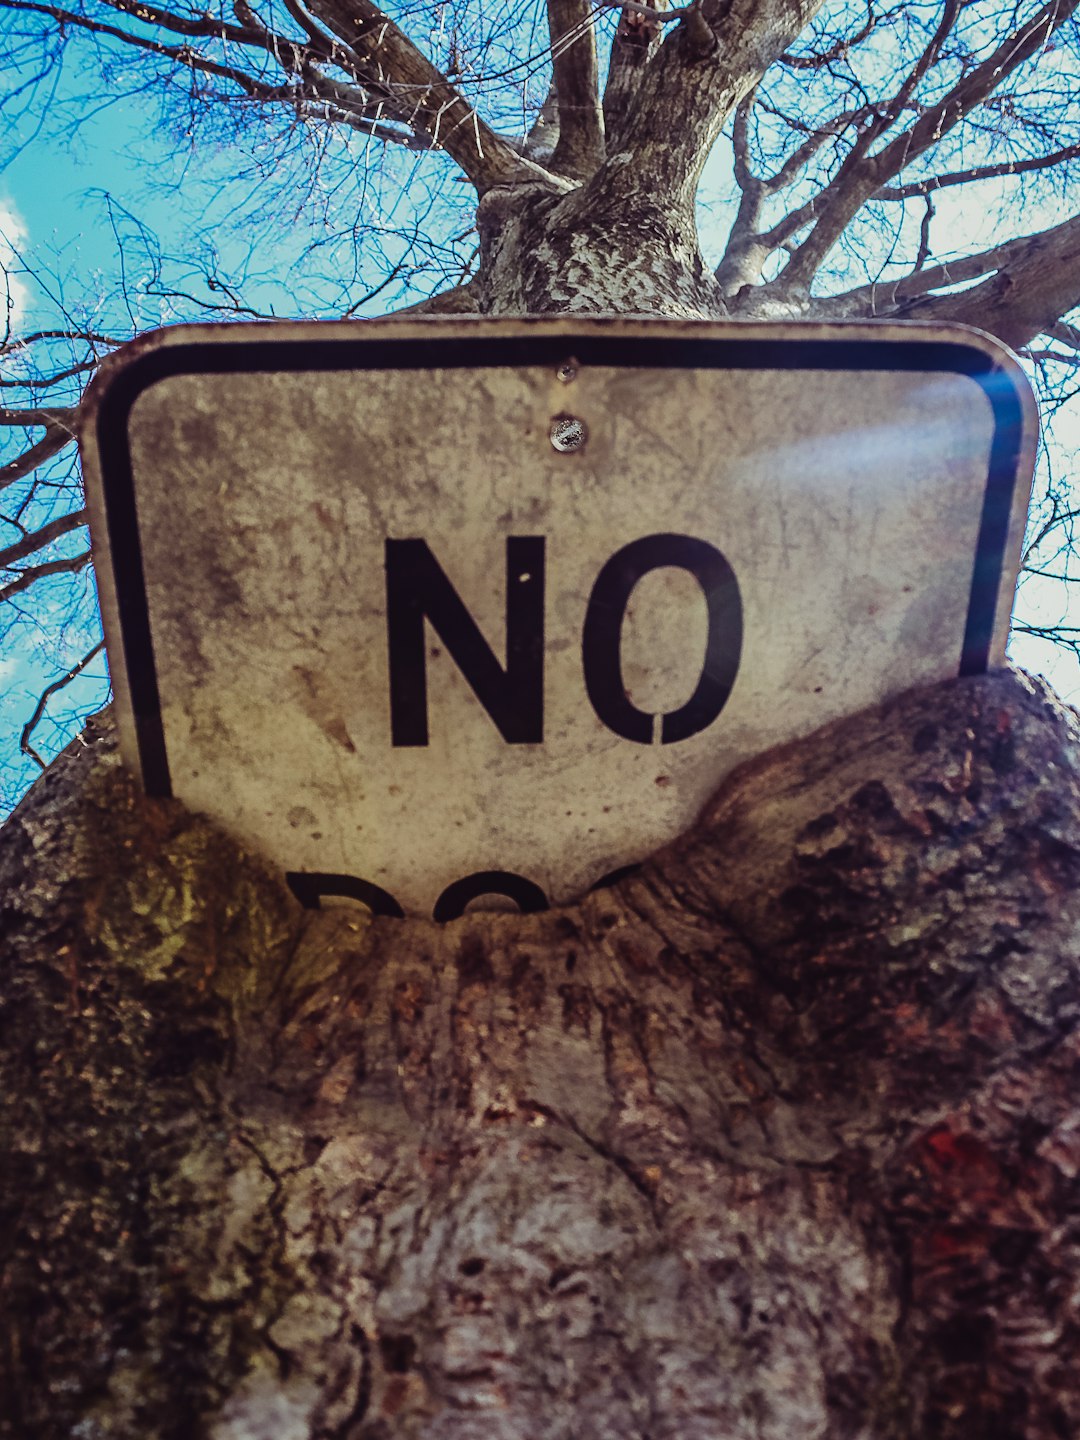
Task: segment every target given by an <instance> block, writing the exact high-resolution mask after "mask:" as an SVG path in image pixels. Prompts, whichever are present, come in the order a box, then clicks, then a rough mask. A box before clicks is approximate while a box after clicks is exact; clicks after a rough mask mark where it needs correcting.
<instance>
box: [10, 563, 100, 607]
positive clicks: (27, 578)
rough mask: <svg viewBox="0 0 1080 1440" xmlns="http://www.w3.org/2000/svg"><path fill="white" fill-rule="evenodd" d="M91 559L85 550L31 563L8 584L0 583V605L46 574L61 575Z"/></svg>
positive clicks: (80, 567)
mask: <svg viewBox="0 0 1080 1440" xmlns="http://www.w3.org/2000/svg"><path fill="white" fill-rule="evenodd" d="M92 559H93V556H92V555H91V554H90V551H89V550H87V551H85V552H84V553H83V554H82V555H71V556H69V557H68V558H67V559H65V560H46V561H44V562H43V563H42V564H40V565H32V566H31V567H30V569H29V570H24V571H23V572H22V574H21V575H20V576H19V577H18V578H17V579H15V580H12V581H11V583H10V584H9V585H0V605H2V604H3V603H4V601H5V600H14V598H15V596H16V595H21V594H22V593H23V591H24V590H29V589H30V586H31V585H36V584H37V582H38V581H39V580H44V579H45V577H46V576H47V575H63V574H69V573H76V572H78V571H79V570H84V569H85V568H86V566H87V565H89V564H90V561H91V560H92Z"/></svg>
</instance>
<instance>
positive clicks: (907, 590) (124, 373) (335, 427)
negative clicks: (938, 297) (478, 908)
mask: <svg viewBox="0 0 1080 1440" xmlns="http://www.w3.org/2000/svg"><path fill="white" fill-rule="evenodd" d="M93 394H94V403H93V405H92V408H91V416H90V422H89V424H88V426H87V429H86V432H85V435H84V440H83V445H84V454H85V460H86V469H87V487H88V494H89V503H90V509H91V517H92V533H93V542H94V548H95V554H96V557H97V573H98V580H99V584H100V588H101V594H102V606H103V610H104V615H105V627H106V635H107V639H108V642H109V655H110V658H111V662H112V667H113V676H114V683H115V690H116V697H117V704H118V710H119V718H120V726H121V735H122V743H123V748H124V753H125V755H126V757H127V759H128V761H129V763H131V764H132V765H133V766H134V767H135V768H136V769H137V770H138V772H139V773H140V774H141V777H142V780H143V783H144V785H145V787H146V789H147V790H148V791H149V792H151V793H153V794H159V795H160V794H175V795H177V796H179V797H180V798H181V799H182V800H183V801H185V803H186V804H187V805H188V806H190V807H192V808H193V809H196V810H201V811H205V812H207V813H209V814H210V815H212V816H214V817H215V818H216V819H217V820H219V821H220V822H222V823H223V824H224V825H225V826H226V827H227V828H229V829H230V830H232V831H233V832H234V833H236V834H238V835H239V836H240V837H242V838H243V839H245V840H246V841H248V842H251V843H253V844H254V845H256V846H258V847H261V848H262V849H263V850H264V851H265V852H267V853H268V854H269V855H270V856H271V857H273V858H275V859H276V860H277V861H278V862H279V863H280V864H281V865H282V867H283V868H284V869H285V870H286V872H287V873H288V875H289V879H290V883H291V884H292V886H293V888H294V890H295V891H296V893H297V894H298V895H299V896H300V897H301V898H302V899H303V900H304V901H305V902H306V903H308V904H317V903H319V901H320V900H328V899H329V898H330V897H334V896H343V895H351V896H353V897H354V898H356V899H360V900H363V901H364V902H365V903H367V904H368V905H370V906H371V907H372V908H373V909H375V910H376V911H379V912H381V913H388V914H400V913H422V914H432V913H434V914H435V915H436V916H437V918H440V919H446V918H451V917H452V916H454V915H456V914H460V913H461V911H462V910H463V909H464V908H465V906H467V905H469V904H470V903H472V902H473V901H475V902H476V903H478V904H492V903H495V904H498V903H504V904H517V905H519V906H520V907H521V908H523V909H529V908H539V907H541V906H543V905H545V904H549V903H551V904H554V903H558V902H561V901H565V900H568V899H570V898H572V897H573V896H575V895H577V894H579V893H581V892H582V891H584V890H586V889H588V888H589V887H590V886H593V885H595V884H597V883H598V882H601V881H602V880H603V879H604V878H605V877H607V876H610V875H611V874H612V873H613V872H618V871H619V870H620V869H621V868H622V867H625V866H628V865H630V864H632V863H634V862H636V861H638V860H640V859H641V858H643V857H644V856H645V855H646V854H648V853H649V851H651V850H652V849H654V848H655V847H656V846H658V845H660V844H662V843H664V842H665V841H667V840H669V839H671V838H672V837H673V836H675V835H676V834H677V833H679V832H680V831H681V830H683V829H684V828H686V827H687V826H688V825H689V824H690V823H691V822H692V821H693V819H694V818H695V815H696V814H697V812H698V811H699V809H700V808H701V806H702V804H703V803H704V802H705V800H706V799H707V798H708V797H709V795H710V793H711V792H712V791H713V790H714V789H715V788H716V786H717V784H718V782H719V781H720V780H721V779H722V778H723V776H724V775H725V773H726V772H727V771H729V770H730V769H731V768H732V766H734V765H735V764H736V763H737V762H739V761H740V760H743V759H745V758H747V757H748V756H750V755H753V754H755V753H757V752H760V751H762V750H764V749H766V748H768V747H769V746H772V745H775V744H777V743H779V742H781V741H785V740H788V739H791V738H792V737H794V736H796V735H799V734H804V733H807V732H809V731H811V730H813V729H815V728H816V727H817V726H819V725H822V724H824V723H825V722H826V721H829V720H832V719H834V718H835V717H837V716H840V715H843V714H846V713H850V712H852V711H856V710H859V709H861V708H863V707H865V706H868V705H871V704H873V703H875V702H876V701H879V700H881V699H883V698H886V697H888V696H890V695H893V694H897V693H899V692H900V691H902V690H905V689H908V688H909V687H911V686H914V685H919V684H923V683H929V682H932V681H937V680H941V679H944V678H947V677H949V676H955V675H960V674H970V673H977V672H979V671H981V670H984V669H986V668H987V667H989V666H992V665H996V664H999V663H1001V661H1002V659H1003V656H1004V644H1005V636H1006V631H1007V626H1008V619H1009V611H1010V606H1011V601H1012V592H1013V587H1014V582H1015V573H1016V565H1017V560H1018V554H1019V547H1020V543H1021V539H1022V535H1023V527H1024V517H1025V511H1026V505H1027V501H1028V496H1029V490H1030V481H1031V467H1032V456H1033V452H1034V444H1035V419H1034V406H1033V402H1032V399H1031V396H1030V393H1029V391H1028V388H1027V386H1026V383H1025V381H1024V379H1023V376H1022V373H1021V372H1020V370H1019V367H1018V366H1017V364H1016V362H1015V361H1014V360H1013V359H1012V357H1011V356H1010V355H1009V354H1008V352H1007V351H1005V350H1003V349H1002V348H1001V347H1000V346H998V345H997V344H996V343H995V342H993V341H992V340H990V339H988V338H987V337H986V336H984V335H981V334H979V333H978V332H975V331H970V330H963V329H951V330H942V329H940V328H936V329H933V330H931V329H927V328H924V327H917V326H910V327H909V326H896V325H892V326H881V327H874V326H866V325H862V326H803V325H800V326H757V325H721V324H711V323H705V322H667V321H644V320H642V321H630V320H621V319H602V318H598V319H583V318H561V319H554V320H519V321H482V320H474V321H465V320H458V319H453V320H412V321H397V322H392V321H387V322H378V323H371V322H366V323H365V322H360V323H341V324H278V325H266V326H231V327H224V326H223V327H216V326H197V327H179V328H176V329H172V330H166V331H160V332H157V333H156V334H154V335H151V336H149V337H147V338H146V339H144V340H142V341H138V342H136V343H135V344H134V345H132V346H129V347H127V348H126V349H125V350H124V351H121V352H120V353H119V354H118V355H117V356H116V357H115V358H114V360H113V361H111V362H110V363H109V365H108V366H107V367H106V370H105V372H104V373H103V375H102V376H101V377H100V378H99V380H98V381H97V382H95V387H94V392H93Z"/></svg>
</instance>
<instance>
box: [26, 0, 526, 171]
mask: <svg viewBox="0 0 1080 1440" xmlns="http://www.w3.org/2000/svg"><path fill="white" fill-rule="evenodd" d="M104 3H106V4H110V5H111V8H112V9H114V10H117V11H120V12H122V13H123V14H125V15H132V16H133V17H134V18H137V19H138V20H141V21H142V22H143V23H145V24H147V25H157V26H159V27H160V28H161V29H162V30H165V31H166V32H167V33H170V34H181V35H184V36H185V37H188V38H210V39H213V40H217V41H221V42H227V43H229V44H232V45H235V46H239V47H241V49H246V50H256V51H258V52H260V53H264V54H267V55H269V56H271V57H272V58H273V59H274V60H276V61H277V62H278V64H279V65H280V66H281V67H282V70H283V71H284V72H285V74H286V76H287V77H290V78H288V79H286V80H285V82H284V83H280V84H271V83H268V82H267V81H265V80H263V79H260V78H257V77H255V76H254V75H252V74H249V73H247V72H245V71H243V70H241V69H239V68H238V67H237V66H236V65H231V64H225V63H223V62H221V61H217V60H214V59H212V58H211V57H210V56H208V55H204V54H202V53H201V52H200V51H198V50H197V49H195V48H193V47H192V46H190V45H186V44H185V45H180V46H177V45H172V44H167V43H165V42H164V41H162V40H160V39H154V38H151V37H148V36H144V35H140V34H137V33H135V32H134V31H130V30H125V29H124V28H122V27H121V26H119V25H114V24H110V23H108V22H105V21H102V20H94V19H92V18H91V17H89V16H86V15H82V14H79V13H77V12H75V11H72V10H67V9H63V8H61V7H60V6H58V5H52V4H47V3H41V0H3V5H2V7H0V8H6V9H10V10H14V11H21V12H24V13H30V14H37V15H42V16H45V17H48V18H50V19H53V20H55V21H57V23H59V24H60V25H61V26H66V27H72V28H77V29H81V30H86V31H89V32H91V33H93V34H99V35H106V36H108V37H110V38H111V39H114V40H118V41H120V42H121V43H123V44H125V45H129V46H132V47H133V48H135V49H140V50H144V51H147V52H149V53H152V54H155V55H158V56H160V57H162V58H163V59H168V60H172V61H174V62H176V63H177V64H179V65H183V66H186V67H187V68H188V69H191V70H194V71H197V72H199V73H201V74H205V75H212V76H214V77H215V78H217V79H222V80H226V81H228V82H229V83H230V84H231V85H234V86H235V87H236V88H237V90H239V91H240V93H241V94H242V95H245V96H247V97H249V98H250V99H253V100H260V101H264V102H268V103H287V104H289V105H290V106H292V107H294V108H295V107H297V106H299V107H300V108H301V109H302V110H306V111H307V112H308V113H310V114H311V115H312V116H320V107H325V106H326V105H331V106H332V107H334V110H335V111H336V112H337V113H336V114H335V115H334V116H332V117H331V118H339V119H344V120H346V122H347V123H351V124H352V125H353V126H354V128H358V129H363V130H364V131H365V133H370V134H373V135H375V136H376V137H377V138H379V139H384V140H401V139H402V138H403V137H402V136H401V135H400V134H398V133H397V132H396V131H395V130H393V129H392V128H391V127H390V126H388V125H386V124H384V123H383V122H384V119H386V120H390V121H396V122H398V123H400V124H403V125H404V126H406V127H407V129H408V130H410V131H418V132H420V133H421V134H423V135H424V136H425V137H426V140H427V143H428V144H429V145H430V146H431V147H433V148H438V149H443V150H445V151H446V152H447V153H448V154H449V155H450V156H451V157H452V158H453V159H454V160H455V161H456V162H457V163H458V164H459V165H460V166H461V168H462V170H463V171H464V172H465V174H466V175H467V176H468V177H469V179H470V180H472V181H473V183H474V184H475V185H476V186H477V188H478V189H479V190H481V191H483V190H485V189H487V188H489V187H490V186H492V185H498V184H505V183H508V182H509V181H510V180H512V179H515V178H524V175H529V176H531V178H534V179H543V178H545V174H546V172H544V171H543V170H541V169H540V167H538V166H535V165H533V164H531V162H529V161H527V160H523V159H522V158H521V156H519V155H518V153H517V151H516V150H515V149H514V147H513V146H512V145H510V144H509V142H508V141H506V140H505V139H503V138H502V137H501V136H499V135H496V133H495V132H494V131H493V130H492V129H491V128H490V127H489V126H488V125H487V124H486V123H485V122H484V121H482V120H481V119H480V117H479V116H478V115H477V114H476V112H475V111H474V110H473V107H472V106H471V105H470V104H469V103H468V101H467V100H466V99H465V98H464V96H462V95H461V93H460V92H459V91H458V90H457V89H456V87H455V86H453V85H452V84H451V83H450V81H449V80H447V78H446V77H445V76H444V75H443V74H442V72H441V71H439V70H438V69H436V67H435V66H434V65H432V64H431V63H430V61H428V60H427V59H425V57H424V56H423V55H422V54H421V53H420V51H419V50H418V49H417V48H416V46H415V45H414V44H413V43H412V41H411V40H409V39H408V38H407V37H406V36H405V34H404V33H403V32H402V31H401V30H400V29H399V28H398V26H396V25H395V24H394V23H393V21H391V20H390V19H389V18H388V17H387V16H386V15H385V14H384V13H383V12H382V11H381V10H379V9H378V8H377V7H376V6H375V5H373V4H370V3H369V0H314V3H312V4H311V5H310V6H308V7H307V9H308V11H309V12H310V17H313V18H310V17H309V23H308V24H307V26H306V27H305V28H306V31H307V37H308V38H307V39H306V40H305V41H303V42H301V41H298V40H294V39H290V38H289V37H286V36H282V35H278V34H276V33H274V32H271V31H269V30H266V29H265V28H264V27H263V26H262V25H261V24H259V23H258V22H257V21H255V19H254V14H253V12H252V11H251V10H250V8H247V9H246V10H245V12H244V13H245V14H246V15H247V16H248V17H249V23H247V24H245V25H240V26H236V25H229V24H227V23H226V22H224V21H220V20H218V19H216V18H214V17H211V16H207V15H203V16H199V17H197V18H194V19H189V18H187V17H184V16H179V15H176V14H175V13H173V12H172V11H167V10H163V9H160V8H158V7H147V6H143V5H142V4H141V3H139V4H138V5H136V4H135V3H133V0H132V3H129V0H104ZM290 11H291V12H292V13H293V14H294V15H295V14H301V13H303V12H302V11H301V9H300V6H299V4H298V3H296V0H294V3H293V4H292V5H291V6H290ZM316 21H317V22H319V24H321V25H324V26H325V27H326V29H327V30H329V31H330V32H332V34H333V36H334V37H335V39H334V40H329V39H325V38H324V37H323V34H322V32H321V31H320V30H319V29H318V27H317V25H316V24H315V22H316ZM325 63H332V64H334V65H336V66H338V67H339V68H341V69H343V70H346V71H347V72H349V73H352V74H353V75H354V76H355V77H356V81H357V85H358V87H359V88H358V89H356V90H355V91H352V90H350V88H349V87H347V86H344V85H342V84H341V83H340V82H338V81H335V80H334V79H333V78H332V77H330V76H327V75H326V74H324V73H323V72H322V71H321V70H320V68H319V66H320V65H322V64H325ZM322 113H323V114H324V113H325V111H322Z"/></svg>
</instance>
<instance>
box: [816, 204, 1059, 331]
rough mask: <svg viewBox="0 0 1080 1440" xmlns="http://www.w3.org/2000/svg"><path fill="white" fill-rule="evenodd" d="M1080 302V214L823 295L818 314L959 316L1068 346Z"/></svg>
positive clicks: (992, 328) (991, 328) (964, 320)
mask: <svg viewBox="0 0 1080 1440" xmlns="http://www.w3.org/2000/svg"><path fill="white" fill-rule="evenodd" d="M980 276H986V277H988V278H987V279H985V280H983V281H982V283H981V284H974V285H971V284H969V285H968V288H966V289H963V290H955V289H952V290H950V291H949V292H948V293H946V294H935V293H933V292H934V291H936V290H940V289H941V288H942V287H943V286H950V287H951V286H956V285H965V284H967V282H969V281H975V280H978V279H979V277H980ZM1077 305H1080V214H1078V215H1074V216H1072V217H1071V218H1070V219H1068V220H1065V221H1063V222H1062V223H1061V224H1060V225H1056V226H1054V228H1053V229H1050V230H1043V231H1038V232H1036V233H1035V234H1033V235H1022V236H1018V237H1017V238H1015V239H1013V240H1006V241H1003V242H1002V243H1001V244H1000V245H994V246H991V248H990V249H988V250H983V251H980V252H979V253H978V254H977V255H967V256H964V257H963V258H962V259H959V260H950V261H946V262H944V263H942V264H939V265H931V266H927V267H925V268H924V269H922V270H917V271H914V272H912V273H911V274H909V275H906V276H904V277H903V278H902V279H900V280H895V281H890V282H889V283H887V284H881V283H875V284H873V285H862V286H860V287H859V288H858V289H856V290H848V291H845V292H844V293H843V294H842V295H831V296H828V297H825V298H822V299H819V300H815V301H814V302H813V303H812V306H811V312H810V313H812V314H813V315H814V316H815V318H820V319H828V318H841V317H847V316H857V315H867V314H870V315H873V316H874V317H876V318H878V319H882V318H892V319H904V320H943V321H953V322H958V323H961V324H965V325H976V326H978V327H979V328H980V329H983V330H989V331H990V332H992V333H993V334H994V335H997V336H999V337H1000V338H1001V339H1002V340H1004V341H1005V343H1006V344H1007V345H1011V346H1012V347H1013V349H1020V348H1021V347H1023V346H1025V345H1027V344H1028V343H1029V342H1030V341H1031V340H1032V339H1034V338H1035V336H1036V335H1043V334H1048V333H1049V334H1052V335H1054V338H1056V339H1062V340H1064V341H1065V343H1067V344H1080V331H1078V330H1077V329H1076V327H1074V326H1072V325H1061V324H1060V323H1058V322H1060V319H1061V317H1062V316H1063V315H1067V314H1068V313H1069V312H1070V311H1071V310H1073V309H1075V308H1076V306H1077ZM1070 336H1071V337H1073V338H1072V339H1071V340H1070V339H1069V338H1067V337H1070Z"/></svg>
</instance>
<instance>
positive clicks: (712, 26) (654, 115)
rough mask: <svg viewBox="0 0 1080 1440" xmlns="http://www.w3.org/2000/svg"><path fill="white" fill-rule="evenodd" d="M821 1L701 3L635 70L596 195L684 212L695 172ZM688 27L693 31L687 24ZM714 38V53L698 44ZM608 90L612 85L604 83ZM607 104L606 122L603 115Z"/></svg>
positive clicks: (714, 0) (689, 201) (712, 0)
mask: <svg viewBox="0 0 1080 1440" xmlns="http://www.w3.org/2000/svg"><path fill="white" fill-rule="evenodd" d="M822 3H823V0H794V3H787V0H700V3H699V4H698V5H696V6H694V7H693V9H692V10H691V11H690V12H689V17H685V16H684V17H683V19H682V20H681V21H680V23H679V24H677V25H676V26H674V27H673V28H672V31H671V33H669V34H668V35H667V36H666V37H665V39H664V41H663V43H662V44H661V45H660V47H659V49H658V50H657V51H656V53H655V54H654V55H653V56H652V57H651V58H650V59H649V60H648V62H647V63H646V64H645V65H644V66H642V67H641V77H640V80H639V81H638V83H637V86H636V90H635V93H634V97H633V104H632V106H631V107H630V110H629V113H627V114H625V115H624V116H622V117H620V121H619V124H618V127H617V128H618V137H617V139H612V140H609V143H608V160H607V162H606V164H605V166H603V167H602V168H601V171H600V172H599V175H598V183H597V186H596V189H597V190H598V191H601V190H603V189H604V188H607V189H608V190H609V193H612V194H618V193H620V192H621V191H624V190H627V189H631V190H633V191H635V192H637V193H648V194H653V195H655V197H656V199H657V202H658V203H659V204H660V205H662V206H666V207H676V208H681V209H683V210H689V209H690V207H692V205H693V198H694V192H695V190H696V188H697V181H698V177H699V176H700V173H701V167H702V166H703V165H704V163H705V160H706V158H707V157H708V154H709V151H710V150H711V149H712V147H713V145H714V143H715V141H716V139H717V136H718V135H719V133H720V131H721V129H722V128H723V126H724V124H725V122H726V121H727V119H728V116H729V115H730V114H731V113H732V111H733V110H734V109H735V107H736V106H737V105H738V103H739V101H740V100H742V98H743V96H744V95H746V94H747V93H748V92H749V91H750V90H751V89H752V88H753V87H754V85H755V84H756V83H757V82H758V80H759V79H760V78H761V76H762V75H763V74H764V72H765V70H766V69H767V68H768V67H769V66H770V65H771V64H772V63H773V62H774V61H775V60H776V59H777V58H778V57H779V56H780V55H781V54H782V53H783V52H784V50H785V49H786V47H787V46H788V45H789V44H790V43H791V42H792V41H793V40H794V39H795V38H796V37H797V36H798V35H799V34H801V32H802V31H803V30H804V29H805V28H806V26H807V25H808V24H809V22H810V20H811V19H812V18H813V16H814V15H815V14H816V13H817V11H818V10H819V9H820V8H821V5H822ZM691 20H692V23H691ZM706 32H707V33H708V34H710V35H711V36H712V37H713V40H714V42H715V43H714V45H713V46H712V48H709V47H707V46H706V45H705V44H704V43H703V39H702V36H703V34H704V33H706ZM609 88H610V82H609ZM607 109H608V107H607V103H606V101H605V114H607Z"/></svg>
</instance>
